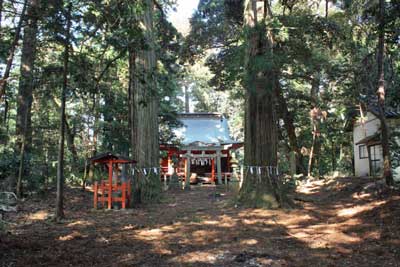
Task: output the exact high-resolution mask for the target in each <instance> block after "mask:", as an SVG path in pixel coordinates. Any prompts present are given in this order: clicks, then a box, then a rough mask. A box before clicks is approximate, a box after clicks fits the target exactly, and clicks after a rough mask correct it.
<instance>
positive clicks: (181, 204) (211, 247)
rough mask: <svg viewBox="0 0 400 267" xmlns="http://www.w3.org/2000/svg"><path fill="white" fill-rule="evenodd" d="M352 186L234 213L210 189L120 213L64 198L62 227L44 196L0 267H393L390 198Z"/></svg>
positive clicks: (16, 228) (394, 216)
mask: <svg viewBox="0 0 400 267" xmlns="http://www.w3.org/2000/svg"><path fill="white" fill-rule="evenodd" d="M371 182H372V181H371V180H369V179H360V178H337V179H332V180H318V181H314V182H310V183H308V184H305V185H303V186H301V187H300V188H299V190H298V192H297V193H296V194H295V195H294V198H295V199H297V200H298V203H299V205H300V206H301V208H299V209H293V210H262V209H244V208H235V207H234V206H232V205H231V203H232V202H231V199H232V197H233V194H232V193H230V192H224V191H223V192H222V194H216V189H215V188H214V187H210V186H209V187H200V186H197V187H194V189H193V190H192V191H190V192H177V193H174V194H172V193H166V194H165V196H164V200H163V202H162V203H160V204H157V205H153V206H148V207H139V208H136V209H131V210H126V211H122V210H121V211H114V210H111V211H104V210H98V211H95V210H92V209H91V203H92V199H91V194H90V193H88V192H82V191H80V190H78V189H69V190H68V191H67V196H66V198H67V201H66V202H67V207H66V210H67V212H66V215H67V218H68V219H67V220H66V221H64V222H63V223H61V224H56V223H53V222H51V221H50V220H49V219H48V218H49V214H51V212H52V211H53V209H54V207H53V206H52V205H51V204H50V203H52V202H53V197H54V196H53V195H49V196H48V198H47V199H30V200H28V201H26V204H25V205H24V206H23V207H22V210H21V211H20V212H19V213H18V214H17V215H15V216H13V217H11V218H9V220H10V221H12V222H14V223H15V224H14V225H11V227H10V228H9V233H7V234H2V235H1V236H0V238H1V239H0V251H1V254H0V262H1V263H2V265H3V266H40V265H45V266H83V265H86V266H400V246H399V245H400V230H399V229H400V221H399V220H400V219H399V218H400V204H399V203H400V202H399V200H400V196H399V195H398V194H396V193H393V192H390V193H387V192H386V193H385V194H383V195H382V194H380V195H377V194H375V193H374V192H370V193H366V192H364V191H363V188H365V186H366V185H367V184H369V183H371ZM0 266H1V264H0Z"/></svg>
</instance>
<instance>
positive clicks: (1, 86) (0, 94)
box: [0, 0, 28, 117]
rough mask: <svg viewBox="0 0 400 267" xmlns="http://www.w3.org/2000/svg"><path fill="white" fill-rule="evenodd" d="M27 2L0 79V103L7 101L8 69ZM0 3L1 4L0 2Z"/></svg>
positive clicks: (12, 59)
mask: <svg viewBox="0 0 400 267" xmlns="http://www.w3.org/2000/svg"><path fill="white" fill-rule="evenodd" d="M27 3H28V0H25V2H24V6H23V7H22V11H21V17H20V19H19V21H18V25H17V28H16V30H15V35H14V39H13V42H12V44H11V47H10V52H9V54H8V58H7V64H6V69H5V71H4V74H3V77H2V78H1V80H0V103H1V102H2V100H3V98H4V101H7V99H6V97H5V96H6V87H7V80H8V78H9V77H10V71H11V67H12V63H13V61H14V55H15V50H16V49H17V46H18V41H19V37H20V35H21V29H22V23H23V21H24V20H25V10H26V6H27ZM0 4H1V5H3V3H2V2H1V3H0ZM0 14H1V10H0ZM0 16H1V15H0ZM0 22H1V18H0ZM4 117H7V113H6V114H5V115H4Z"/></svg>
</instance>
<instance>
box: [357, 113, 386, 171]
mask: <svg viewBox="0 0 400 267" xmlns="http://www.w3.org/2000/svg"><path fill="white" fill-rule="evenodd" d="M364 121H365V123H364V124H362V123H361V121H360V120H359V121H357V122H356V123H355V124H354V129H353V151H354V170H355V175H356V176H367V175H369V174H370V169H369V161H368V158H363V159H361V158H360V154H359V151H360V150H359V149H360V148H359V147H360V145H356V144H357V143H358V142H359V141H360V140H362V139H363V138H365V137H367V136H371V135H374V134H375V133H376V132H377V131H378V129H379V127H380V121H379V119H378V118H377V117H376V116H375V115H373V114H372V113H371V112H368V113H367V114H366V116H365V118H364Z"/></svg>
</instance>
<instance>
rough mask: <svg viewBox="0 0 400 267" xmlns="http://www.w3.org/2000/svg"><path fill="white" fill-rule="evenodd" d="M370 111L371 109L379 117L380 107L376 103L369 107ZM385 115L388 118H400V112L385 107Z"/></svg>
mask: <svg viewBox="0 0 400 267" xmlns="http://www.w3.org/2000/svg"><path fill="white" fill-rule="evenodd" d="M368 111H371V113H372V114H374V115H375V116H377V117H378V116H379V109H378V107H377V106H376V105H374V106H369V107H368ZM385 117H386V118H387V119H397V118H400V112H398V111H394V110H389V109H385Z"/></svg>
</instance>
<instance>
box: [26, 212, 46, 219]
mask: <svg viewBox="0 0 400 267" xmlns="http://www.w3.org/2000/svg"><path fill="white" fill-rule="evenodd" d="M49 215H50V213H49V211H47V210H40V211H37V212H35V213H31V214H29V215H28V217H27V219H28V220H32V221H42V220H46V219H47V218H48V217H49Z"/></svg>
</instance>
